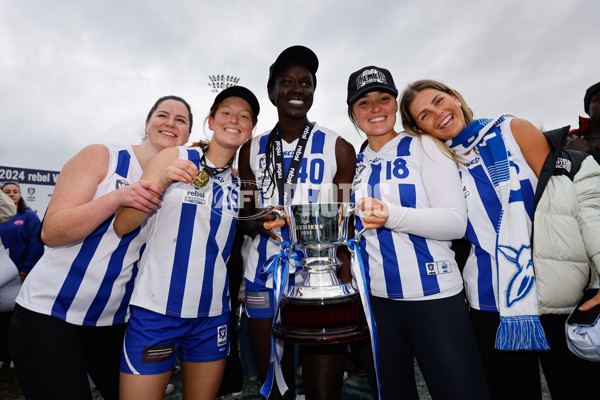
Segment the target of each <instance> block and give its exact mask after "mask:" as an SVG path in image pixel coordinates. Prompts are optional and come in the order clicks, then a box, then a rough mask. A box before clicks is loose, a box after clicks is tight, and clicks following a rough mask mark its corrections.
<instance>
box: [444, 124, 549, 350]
mask: <svg viewBox="0 0 600 400" xmlns="http://www.w3.org/2000/svg"><path fill="white" fill-rule="evenodd" d="M504 121H505V118H504V116H501V117H499V118H496V119H495V120H491V119H479V120H476V121H473V122H472V123H471V124H469V125H468V126H467V127H466V128H465V129H463V131H462V132H461V133H460V134H459V135H458V136H456V137H455V138H454V139H451V140H449V141H447V142H446V144H448V146H450V148H451V149H452V150H453V151H454V152H455V153H456V154H457V155H459V156H463V155H465V154H467V153H469V152H470V151H471V150H474V149H476V150H477V151H478V153H479V155H480V156H481V159H482V161H483V164H484V165H485V170H486V172H487V173H486V174H485V175H484V176H476V175H473V179H474V180H475V181H476V183H477V181H482V180H489V182H485V184H487V185H488V186H489V183H490V182H491V184H492V185H493V188H494V190H495V192H496V195H497V196H498V199H499V201H500V204H501V210H499V211H494V210H491V209H490V207H487V206H486V204H485V203H484V202H483V201H482V200H481V194H479V193H476V194H477V195H478V198H479V200H478V201H479V203H480V204H482V206H483V207H484V208H485V210H486V212H487V213H488V215H490V213H494V212H496V213H498V212H499V215H495V216H490V220H492V221H498V223H497V224H496V226H495V230H496V245H495V249H484V250H486V251H487V252H488V253H489V254H490V255H491V256H492V258H493V262H494V263H495V265H494V264H493V265H494V266H495V270H496V271H495V273H496V274H497V282H498V287H497V289H498V290H497V293H498V297H499V298H498V299H496V303H497V305H498V311H499V312H500V325H499V327H498V331H497V333H496V349H499V350H548V349H549V348H550V346H549V344H548V342H547V341H546V336H545V333H544V330H543V328H542V325H541V322H540V318H539V315H538V305H537V292H536V289H535V276H534V271H533V262H532V257H531V240H530V231H529V228H528V221H529V214H528V213H527V210H526V209H525V203H524V202H523V195H522V190H521V182H520V181H519V177H518V176H517V167H516V164H515V163H514V161H513V160H512V157H511V154H510V152H509V151H508V150H507V148H506V144H505V141H504V138H503V137H502V131H501V129H500V124H501V123H502V122H504ZM464 170H466V171H467V173H470V170H469V169H467V168H464ZM476 186H477V187H479V186H480V185H478V184H477V185H476ZM482 186H483V185H482ZM469 214H470V213H469ZM468 218H469V223H470V224H471V225H472V226H473V228H474V231H477V229H478V228H480V229H481V228H482V227H484V226H486V225H489V221H482V218H478V219H479V220H472V219H471V215H468Z"/></svg>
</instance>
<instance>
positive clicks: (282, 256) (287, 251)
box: [260, 240, 302, 398]
mask: <svg viewBox="0 0 600 400" xmlns="http://www.w3.org/2000/svg"><path fill="white" fill-rule="evenodd" d="M290 258H291V259H294V260H295V261H296V262H295V263H294V264H295V265H292V266H291V268H290V261H289V260H290ZM301 259H302V257H301V256H300V255H299V254H298V252H297V251H294V249H293V247H292V243H291V242H290V241H289V240H283V241H282V242H281V251H280V252H279V253H277V254H274V255H272V256H271V257H269V259H268V260H267V261H266V262H265V264H264V266H263V267H262V269H261V273H262V274H273V294H274V297H273V298H274V300H275V315H274V317H273V327H275V326H276V325H277V324H278V323H279V321H280V315H279V302H280V301H281V297H282V296H283V293H284V292H285V290H287V286H288V277H289V274H295V273H296V265H298V264H299V261H300V260H301ZM282 357H283V343H282V342H281V341H280V340H276V339H275V338H274V337H273V336H271V357H270V361H269V372H268V374H267V378H266V379H265V383H264V384H263V386H262V387H261V389H260V393H261V394H262V395H263V396H265V398H269V395H270V394H271V390H272V389H273V382H274V380H275V381H276V382H277V387H278V388H279V391H280V393H281V394H282V395H283V394H284V393H285V392H286V391H287V390H288V387H287V384H286V383H285V379H284V378H283V373H282V371H281V358H282Z"/></svg>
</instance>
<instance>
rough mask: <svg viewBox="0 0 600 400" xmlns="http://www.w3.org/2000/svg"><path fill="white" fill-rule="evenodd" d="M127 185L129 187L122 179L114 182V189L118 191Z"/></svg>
mask: <svg viewBox="0 0 600 400" xmlns="http://www.w3.org/2000/svg"><path fill="white" fill-rule="evenodd" d="M128 185H129V182H127V180H126V179H123V178H121V179H117V180H116V182H115V189H120V188H122V187H123V186H128Z"/></svg>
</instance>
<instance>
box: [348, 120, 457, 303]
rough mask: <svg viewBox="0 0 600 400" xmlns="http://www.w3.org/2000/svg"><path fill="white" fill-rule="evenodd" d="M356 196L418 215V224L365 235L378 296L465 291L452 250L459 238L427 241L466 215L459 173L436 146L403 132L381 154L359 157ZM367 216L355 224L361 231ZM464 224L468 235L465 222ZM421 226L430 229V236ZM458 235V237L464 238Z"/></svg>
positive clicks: (370, 279)
mask: <svg viewBox="0 0 600 400" xmlns="http://www.w3.org/2000/svg"><path fill="white" fill-rule="evenodd" d="M428 157H429V158H428ZM424 162H428V163H429V165H432V166H433V168H434V171H433V172H434V173H433V174H431V173H430V174H429V176H430V177H431V178H427V179H428V181H427V182H424V174H423V173H422V171H423V164H424ZM430 170H431V167H430ZM352 192H353V193H352V196H353V200H354V201H358V200H360V199H361V198H364V197H373V198H376V199H379V200H381V201H383V202H385V203H386V204H388V206H389V207H390V208H391V207H398V206H401V207H404V211H405V213H408V214H410V213H411V212H412V213H413V214H414V215H413V216H416V215H418V218H416V224H415V222H412V223H409V222H408V220H410V219H411V217H410V216H409V217H405V218H404V219H405V220H407V221H403V224H400V226H399V227H398V228H394V229H388V228H387V227H385V226H382V227H380V228H379V229H369V230H366V231H365V232H364V234H363V237H362V240H361V241H360V246H361V249H362V251H361V253H362V260H363V265H364V268H365V276H366V280H367V285H368V290H369V292H370V293H371V294H372V295H374V296H377V297H383V298H390V299H415V300H418V299H423V298H425V297H426V298H439V297H448V296H452V295H455V294H457V293H459V292H460V290H462V279H461V276H460V271H459V270H458V267H457V264H456V261H455V260H454V253H453V252H452V250H450V241H449V239H452V238H453V237H448V238H447V239H448V240H434V239H428V238H427V237H437V236H439V231H447V230H448V229H446V227H444V226H442V224H444V223H446V224H452V223H455V222H454V221H456V220H457V218H456V215H458V216H459V217H458V220H459V221H460V216H461V213H460V212H457V211H456V210H461V209H462V210H464V209H465V207H464V198H463V196H462V192H461V186H460V180H459V176H458V171H457V168H456V166H455V165H454V163H453V161H451V160H450V159H449V158H447V157H446V156H445V155H443V154H442V152H441V150H440V149H439V148H438V147H437V146H436V145H435V143H434V142H433V140H431V139H430V138H428V137H426V136H424V137H422V138H421V139H418V138H416V137H413V136H410V135H408V134H406V133H405V132H401V133H400V134H399V135H398V136H397V137H395V138H394V139H392V140H391V141H389V142H388V143H386V144H385V145H384V146H383V147H382V148H381V149H380V150H379V151H378V152H375V151H373V150H372V149H371V148H370V147H367V148H366V149H365V150H364V151H363V152H362V153H361V154H359V155H358V157H357V169H356V175H355V178H354V183H353V187H352ZM361 216H362V213H358V215H357V216H356V219H355V228H356V230H357V231H359V230H361V229H362V227H363V225H362V221H361ZM462 216H464V211H463V214H462ZM440 217H442V218H440ZM413 219H415V218H413ZM462 221H463V229H464V218H463V220H462ZM411 225H412V226H413V227H412V228H411ZM416 225H424V226H427V227H428V228H427V229H428V230H429V231H430V232H427V229H423V226H416ZM413 230H414V231H417V230H418V231H419V233H420V234H421V236H418V235H416V234H414V233H413ZM450 231H452V229H450ZM455 231H457V232H454V233H453V234H452V235H455V237H460V236H461V235H462V234H463V233H464V230H460V229H458V230H456V229H455ZM429 235H431V236H429Z"/></svg>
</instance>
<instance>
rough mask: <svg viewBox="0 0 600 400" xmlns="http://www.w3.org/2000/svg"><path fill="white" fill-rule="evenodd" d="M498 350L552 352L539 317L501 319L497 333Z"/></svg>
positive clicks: (527, 316)
mask: <svg viewBox="0 0 600 400" xmlns="http://www.w3.org/2000/svg"><path fill="white" fill-rule="evenodd" d="M496 349H498V350H507V351H514V350H535V351H546V350H550V344H548V341H547V340H546V334H545V333H544V328H542V322H541V321H540V318H539V317H538V316H537V315H521V316H516V317H502V316H501V317H500V326H499V327H498V332H497V333H496Z"/></svg>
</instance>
